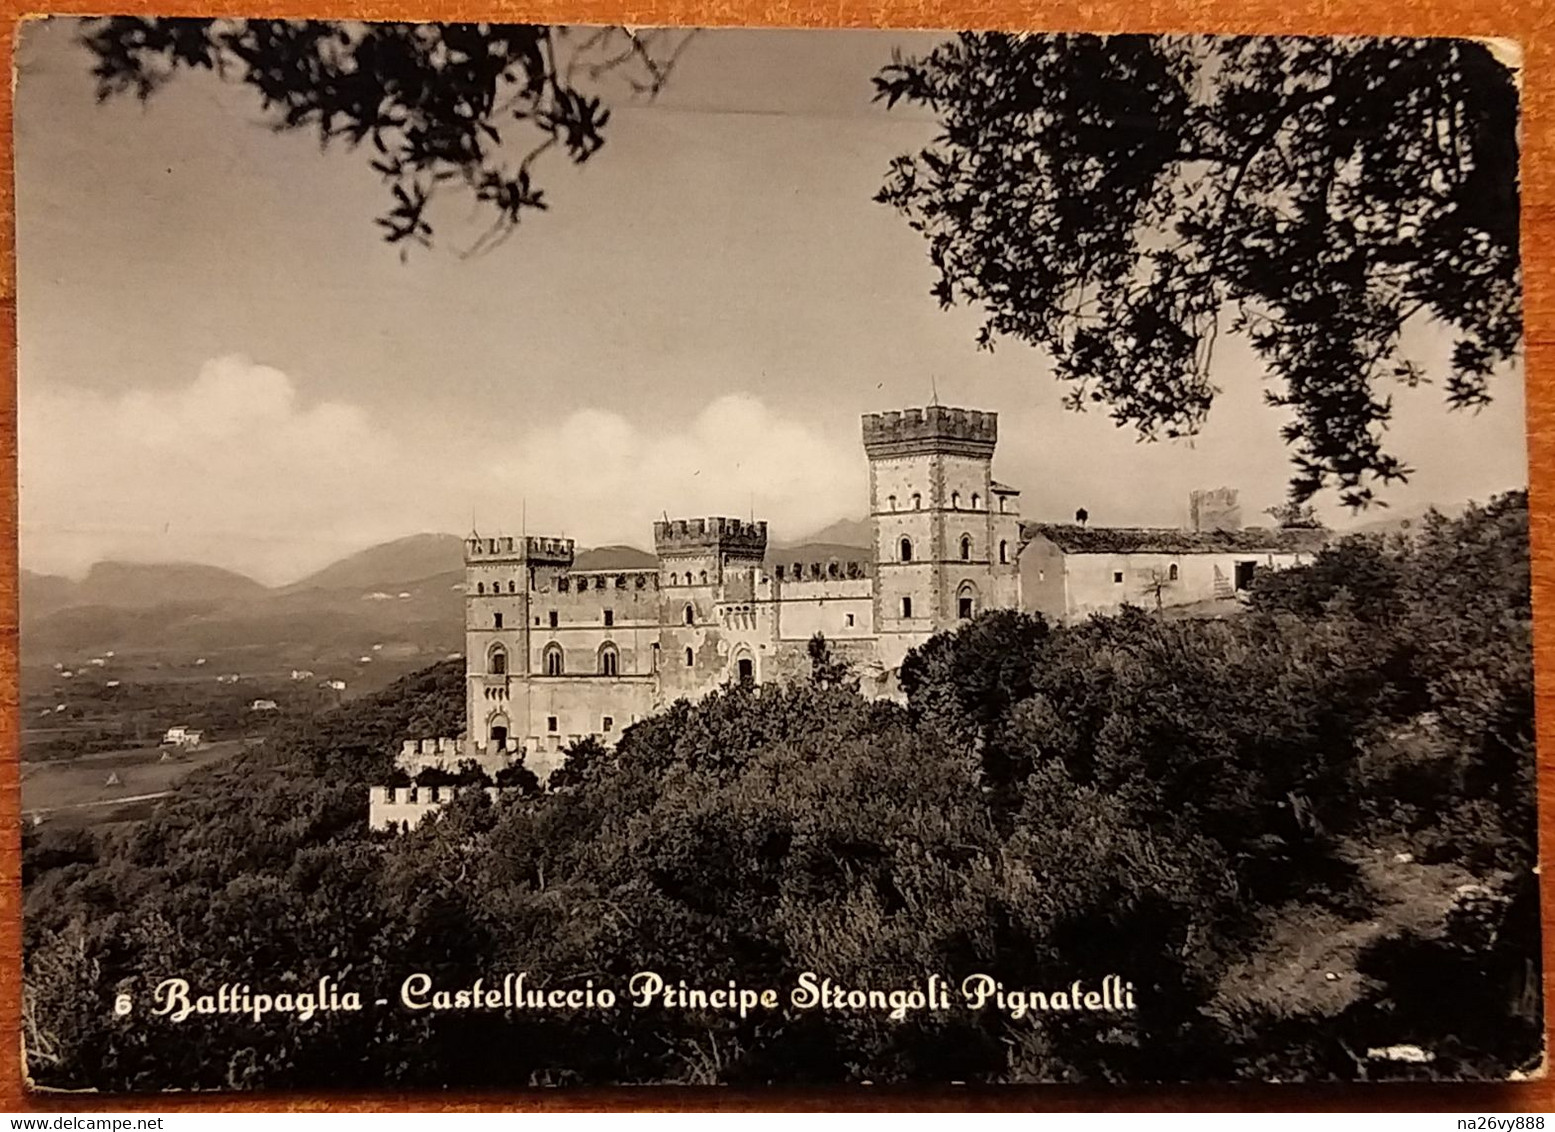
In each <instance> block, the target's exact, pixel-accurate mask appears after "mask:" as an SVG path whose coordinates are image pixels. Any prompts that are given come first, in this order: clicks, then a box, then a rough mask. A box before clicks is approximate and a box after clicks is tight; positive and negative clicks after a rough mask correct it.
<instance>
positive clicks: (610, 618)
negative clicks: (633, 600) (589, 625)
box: [605, 609, 616, 629]
mask: <svg viewBox="0 0 1555 1132" xmlns="http://www.w3.org/2000/svg"><path fill="white" fill-rule="evenodd" d="M615 623H616V614H615V610H613V609H607V610H605V628H607V629H608V628H609V627H610V626H612V625H614V624H615Z"/></svg>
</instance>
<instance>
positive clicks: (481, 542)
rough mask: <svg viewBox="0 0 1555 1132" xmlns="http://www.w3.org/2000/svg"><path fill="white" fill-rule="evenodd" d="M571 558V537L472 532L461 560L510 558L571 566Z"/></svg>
mask: <svg viewBox="0 0 1555 1132" xmlns="http://www.w3.org/2000/svg"><path fill="white" fill-rule="evenodd" d="M572 558H573V544H572V540H571V539H570V538H544V537H541V536H538V535H523V536H519V537H517V538H515V537H514V536H512V535H504V536H501V537H498V538H481V537H480V536H479V535H471V536H470V537H469V538H467V539H465V540H464V561H465V563H466V564H467V565H468V564H472V563H476V562H504V561H512V562H536V563H542V564H544V565H547V566H571V565H572Z"/></svg>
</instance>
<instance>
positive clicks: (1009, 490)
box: [988, 480, 1020, 495]
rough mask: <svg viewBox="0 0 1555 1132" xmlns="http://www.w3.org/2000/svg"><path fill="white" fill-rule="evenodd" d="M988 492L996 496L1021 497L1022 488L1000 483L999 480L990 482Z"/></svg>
mask: <svg viewBox="0 0 1555 1132" xmlns="http://www.w3.org/2000/svg"><path fill="white" fill-rule="evenodd" d="M988 490H990V491H992V492H993V493H994V494H995V495H1019V494H1020V488H1018V487H1011V486H1010V485H1009V484H1007V483H1000V482H999V481H998V480H989V481H988Z"/></svg>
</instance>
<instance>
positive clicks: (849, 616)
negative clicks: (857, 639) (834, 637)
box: [848, 613, 853, 629]
mask: <svg viewBox="0 0 1555 1132" xmlns="http://www.w3.org/2000/svg"><path fill="white" fill-rule="evenodd" d="M848 628H849V629H851V628H853V614H851V613H850V614H848Z"/></svg>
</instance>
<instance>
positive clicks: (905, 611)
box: [902, 597, 912, 617]
mask: <svg viewBox="0 0 1555 1132" xmlns="http://www.w3.org/2000/svg"><path fill="white" fill-rule="evenodd" d="M902 616H903V617H911V616H912V598H910V597H904V598H902Z"/></svg>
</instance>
